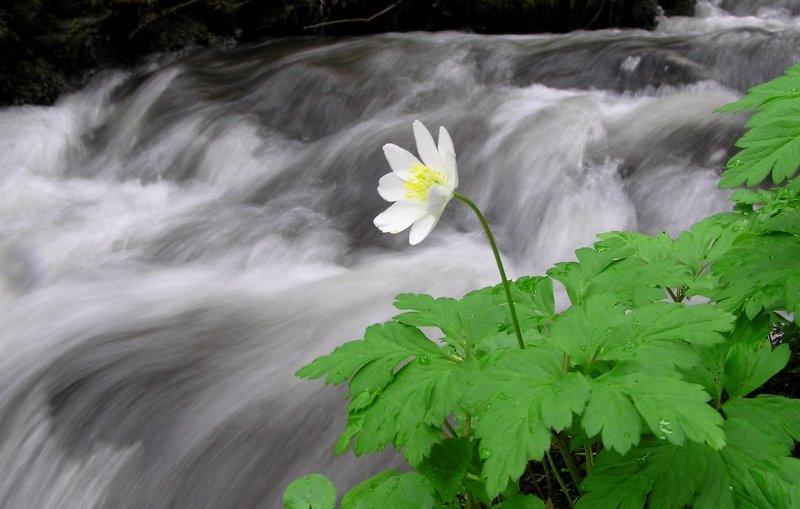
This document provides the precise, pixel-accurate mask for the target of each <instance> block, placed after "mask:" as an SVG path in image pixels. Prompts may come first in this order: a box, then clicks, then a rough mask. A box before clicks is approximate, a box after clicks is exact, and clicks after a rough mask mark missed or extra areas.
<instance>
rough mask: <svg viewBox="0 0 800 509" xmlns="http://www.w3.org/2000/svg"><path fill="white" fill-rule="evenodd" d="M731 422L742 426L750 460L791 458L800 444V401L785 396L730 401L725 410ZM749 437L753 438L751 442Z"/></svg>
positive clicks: (740, 427)
mask: <svg viewBox="0 0 800 509" xmlns="http://www.w3.org/2000/svg"><path fill="white" fill-rule="evenodd" d="M723 409H724V411H725V414H726V415H727V418H728V422H729V423H734V424H735V425H737V426H739V427H738V428H737V431H738V430H741V433H740V436H741V439H742V441H741V443H742V447H743V448H747V449H750V448H752V451H750V453H749V454H750V455H751V457H756V458H769V457H770V456H772V457H780V456H786V455H789V454H790V453H791V451H792V447H793V445H794V441H800V400H797V399H789V398H785V397H782V396H758V397H756V398H750V399H737V400H730V401H728V402H727V403H725V406H724V407H723ZM746 435H750V436H751V440H752V441H751V442H748V441H747V438H746Z"/></svg>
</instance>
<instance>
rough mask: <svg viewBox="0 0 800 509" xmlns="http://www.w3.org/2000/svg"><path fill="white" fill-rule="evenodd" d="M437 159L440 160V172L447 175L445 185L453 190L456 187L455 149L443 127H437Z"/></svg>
mask: <svg viewBox="0 0 800 509" xmlns="http://www.w3.org/2000/svg"><path fill="white" fill-rule="evenodd" d="M439 157H440V158H441V159H442V171H444V174H445V175H447V185H448V186H451V187H452V188H453V189H455V188H456V187H458V170H457V169H456V168H457V167H456V149H455V147H454V146H453V139H452V138H451V137H450V133H448V132H447V129H445V128H444V127H443V126H442V127H439Z"/></svg>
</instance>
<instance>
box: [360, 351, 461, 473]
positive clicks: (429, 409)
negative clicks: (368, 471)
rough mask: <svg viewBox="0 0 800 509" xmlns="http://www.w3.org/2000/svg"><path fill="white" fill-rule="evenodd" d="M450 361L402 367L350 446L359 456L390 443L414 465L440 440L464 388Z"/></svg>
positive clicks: (423, 360)
mask: <svg viewBox="0 0 800 509" xmlns="http://www.w3.org/2000/svg"><path fill="white" fill-rule="evenodd" d="M458 366H459V364H456V363H454V362H453V361H452V360H450V359H448V358H442V357H435V358H433V357H431V358H421V359H418V360H417V361H415V362H411V363H409V364H407V365H405V366H404V367H403V368H402V369H401V370H400V371H399V372H398V373H397V374H396V375H395V377H394V379H393V381H392V383H391V384H389V385H388V386H387V387H386V388H385V389H384V390H383V392H382V393H381V394H380V395H379V396H378V397H377V398H376V399H375V401H374V402H373V404H372V405H370V406H369V407H368V408H366V409H365V410H364V411H363V415H364V423H363V425H362V428H361V430H360V432H359V433H358V435H357V437H356V439H355V442H354V444H353V450H354V451H355V453H356V454H357V455H361V454H365V453H368V452H374V451H380V450H382V449H383V448H384V447H385V446H386V445H388V444H393V445H394V446H395V447H396V448H397V449H399V450H401V451H402V453H403V455H404V456H405V458H406V460H407V461H408V462H409V463H410V464H411V465H418V464H419V463H420V462H421V461H422V459H423V457H424V456H426V455H427V454H428V451H429V450H430V448H431V446H432V445H433V444H434V443H436V442H437V441H439V440H440V439H441V426H442V423H443V422H444V418H445V417H446V416H447V415H448V414H449V413H450V412H453V411H455V410H456V409H457V408H458V401H459V399H460V395H461V391H462V387H461V385H460V384H459V383H457V381H456V378H455V376H454V371H455V370H456V369H457V368H458Z"/></svg>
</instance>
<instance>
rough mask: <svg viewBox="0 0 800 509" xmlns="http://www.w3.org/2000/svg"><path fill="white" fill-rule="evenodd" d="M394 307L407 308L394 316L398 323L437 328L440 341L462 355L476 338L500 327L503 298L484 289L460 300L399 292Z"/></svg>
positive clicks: (480, 337) (478, 338) (503, 313)
mask: <svg viewBox="0 0 800 509" xmlns="http://www.w3.org/2000/svg"><path fill="white" fill-rule="evenodd" d="M395 307H397V308H398V309H402V310H410V311H409V312H408V313H403V314H401V315H398V316H396V317H394V319H395V320H397V321H398V322H401V323H404V324H407V325H414V326H417V327H437V328H439V330H441V331H442V333H443V334H444V338H443V340H444V341H445V342H447V343H448V344H450V345H453V346H454V347H456V348H457V349H458V351H459V352H460V354H461V355H462V356H464V355H466V353H465V352H469V351H472V350H473V349H474V345H475V343H476V342H477V341H479V340H481V339H482V338H484V337H487V336H490V335H493V334H495V333H497V332H498V331H499V330H500V324H502V323H503V322H504V321H505V319H506V313H507V311H506V309H505V308H506V307H507V305H506V304H505V299H502V300H501V299H499V298H498V297H497V296H494V295H493V294H492V293H490V292H488V291H483V290H478V291H475V292H471V293H468V294H467V295H465V296H464V297H463V298H462V299H460V300H456V299H450V298H438V299H434V298H433V297H431V296H429V295H424V294H410V293H406V294H400V295H398V296H397V299H396V300H395Z"/></svg>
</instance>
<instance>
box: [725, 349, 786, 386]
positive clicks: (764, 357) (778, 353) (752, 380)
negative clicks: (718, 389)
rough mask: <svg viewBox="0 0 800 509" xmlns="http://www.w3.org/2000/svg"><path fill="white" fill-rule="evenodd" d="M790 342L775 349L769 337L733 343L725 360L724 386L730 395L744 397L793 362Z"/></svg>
mask: <svg viewBox="0 0 800 509" xmlns="http://www.w3.org/2000/svg"><path fill="white" fill-rule="evenodd" d="M790 356H791V351H790V350H789V345H786V344H783V345H779V346H778V347H776V348H775V349H773V348H772V344H771V343H770V342H769V339H766V338H765V339H763V340H762V341H756V342H752V341H751V342H748V343H737V344H734V345H731V347H730V350H729V352H728V358H727V360H726V361H725V375H724V378H723V386H724V387H725V390H726V392H727V393H728V396H729V397H730V398H731V399H733V398H742V397H744V396H747V395H748V394H750V393H751V392H753V391H754V390H756V389H758V388H759V387H761V386H762V385H763V384H764V382H766V381H767V380H769V379H770V378H772V376H773V375H775V374H776V373H777V372H778V371H780V370H782V369H783V368H784V366H786V363H788V362H789V357H790Z"/></svg>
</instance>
